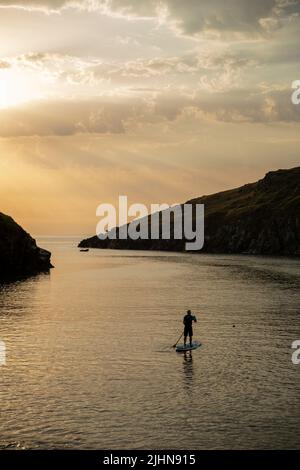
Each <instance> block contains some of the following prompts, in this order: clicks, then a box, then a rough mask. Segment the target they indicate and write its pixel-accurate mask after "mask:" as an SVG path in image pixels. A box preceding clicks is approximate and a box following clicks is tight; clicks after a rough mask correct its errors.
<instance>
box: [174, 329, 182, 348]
mask: <svg viewBox="0 0 300 470" xmlns="http://www.w3.org/2000/svg"><path fill="white" fill-rule="evenodd" d="M183 333H184V331H183V332H182V333H181V335H180V337H179V338H178V341H177V342H176V343H175V344H174V345H173V346H172V348H176V346H177V344H178V343H179V341H180V340H181V338H182V337H183Z"/></svg>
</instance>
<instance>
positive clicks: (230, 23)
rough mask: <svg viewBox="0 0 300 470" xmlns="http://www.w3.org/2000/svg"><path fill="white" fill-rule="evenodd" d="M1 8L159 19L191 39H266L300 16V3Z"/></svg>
mask: <svg viewBox="0 0 300 470" xmlns="http://www.w3.org/2000/svg"><path fill="white" fill-rule="evenodd" d="M0 6H5V7H20V8H26V9H30V10H33V9H38V10H41V9H42V10H48V11H58V10H60V9H62V8H70V7H73V8H78V9H86V10H99V11H100V12H101V13H105V14H108V15H118V16H125V17H134V18H157V19H159V20H160V21H167V22H168V23H169V24H171V25H172V26H173V27H174V28H175V29H177V30H178V31H180V32H182V33H184V34H186V35H189V36H194V35H197V34H199V33H206V34H210V35H211V34H217V35H220V34H235V35H248V36H249V35H250V36H255V35H258V34H262V35H264V34H266V33H270V32H272V31H274V30H276V29H278V28H279V27H280V26H281V25H282V21H283V20H284V19H285V18H288V17H291V16H293V15H298V14H299V12H300V0H263V1H262V0H251V1H249V0H226V1H224V0H201V1H199V0H185V1H182V0H81V1H80V0H51V1H50V0H49V1H47V0H37V1H33V0H27V1H26V0H0Z"/></svg>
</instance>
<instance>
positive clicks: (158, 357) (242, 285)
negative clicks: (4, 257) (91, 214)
mask: <svg viewBox="0 0 300 470" xmlns="http://www.w3.org/2000/svg"><path fill="white" fill-rule="evenodd" d="M39 243H40V244H41V245H42V246H44V247H45V248H48V249H50V250H51V251H52V253H53V262H54V264H55V266H56V269H55V270H52V272H51V274H50V275H42V276H39V277H36V278H34V279H30V280H27V281H24V282H19V283H16V284H12V285H9V286H5V287H0V340H2V341H5V343H6V347H7V365H6V366H5V367H4V366H2V367H0V386H1V388H0V399H1V411H0V446H1V447H2V448H7V447H9V448H10V447H12V448H14V447H20V448H123V449H126V448H147V449H151V448H186V449H188V448H196V449H202V448H207V449H214V448H219V449H221V448H222V449H226V448H300V433H299V426H300V365H299V366H295V365H293V364H292V362H291V352H292V350H291V343H292V342H293V341H294V340H296V339H300V311H299V305H300V302H299V301H300V293H299V292H300V291H299V287H300V260H288V259H274V258H258V257H246V256H209V255H200V256H197V255H190V254H188V255H182V254H164V253H158V252H155V253H144V252H139V253H137V252H117V251H97V250H96V251H90V252H89V253H79V252H78V250H77V249H76V248H75V245H74V241H73V240H70V239H69V240H58V239H43V240H39ZM187 308H192V309H193V311H194V312H195V313H196V314H197V316H198V320H199V322H198V325H197V326H196V328H195V330H196V337H197V339H200V340H201V341H202V342H203V347H202V348H200V349H198V350H197V351H194V352H193V353H192V354H191V355H186V356H184V355H180V354H176V353H175V352H174V350H173V349H172V348H170V346H172V344H174V342H175V341H176V339H177V338H178V336H179V334H180V332H181V329H182V324H181V322H182V313H183V311H184V310H185V309H187ZM234 324H235V325H236V327H235V328H233V325H234Z"/></svg>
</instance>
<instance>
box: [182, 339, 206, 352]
mask: <svg viewBox="0 0 300 470" xmlns="http://www.w3.org/2000/svg"><path fill="white" fill-rule="evenodd" d="M200 346H201V343H200V341H193V343H192V346H190V344H187V345H186V346H185V345H184V344H178V346H176V352H186V351H193V350H194V349H198V348H200Z"/></svg>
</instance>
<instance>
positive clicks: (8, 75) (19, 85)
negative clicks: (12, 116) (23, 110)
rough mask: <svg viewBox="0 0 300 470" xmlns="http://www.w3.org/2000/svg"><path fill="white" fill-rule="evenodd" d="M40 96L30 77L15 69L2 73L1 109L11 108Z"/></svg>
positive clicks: (0, 78)
mask: <svg viewBox="0 0 300 470" xmlns="http://www.w3.org/2000/svg"><path fill="white" fill-rule="evenodd" d="M35 98H38V96H37V92H36V90H35V87H34V82H33V80H32V79H30V77H27V76H25V75H22V74H21V72H17V71H14V70H3V71H1V73H0V109H5V108H11V107H13V106H18V105H20V104H23V103H26V102H27V101H31V100H32V99H35Z"/></svg>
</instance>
